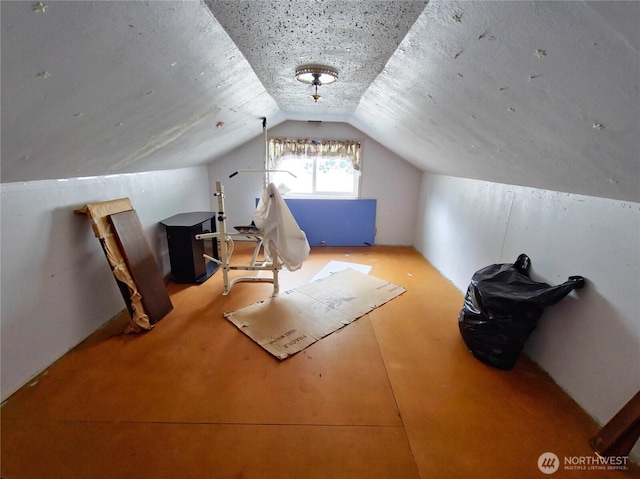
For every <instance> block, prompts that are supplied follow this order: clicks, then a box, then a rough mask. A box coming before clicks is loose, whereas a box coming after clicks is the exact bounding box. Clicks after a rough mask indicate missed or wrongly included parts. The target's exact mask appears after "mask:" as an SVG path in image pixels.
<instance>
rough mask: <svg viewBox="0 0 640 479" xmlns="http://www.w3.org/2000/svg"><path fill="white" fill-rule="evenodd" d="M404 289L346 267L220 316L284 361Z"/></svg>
mask: <svg viewBox="0 0 640 479" xmlns="http://www.w3.org/2000/svg"><path fill="white" fill-rule="evenodd" d="M405 291H406V290H405V288H403V287H402V286H398V285H396V284H393V283H389V282H387V281H385V280H382V279H380V278H376V277H374V276H369V275H366V274H363V273H361V272H359V271H356V270H354V269H345V270H343V271H340V272H337V273H334V274H332V275H331V276H329V277H326V278H322V279H319V280H317V281H313V282H311V283H307V284H305V285H303V286H300V287H299V288H296V289H292V290H289V291H286V292H285V293H282V294H281V295H279V296H275V297H272V298H269V299H267V300H264V301H260V302H258V303H254V304H252V305H249V306H247V307H245V308H242V309H240V310H237V311H234V312H231V313H224V317H225V318H226V319H228V320H229V321H231V322H232V323H233V324H235V325H236V326H237V327H238V329H240V331H242V332H243V333H244V334H246V335H247V336H249V337H250V338H251V339H253V341H255V342H256V343H257V344H259V345H260V346H261V347H262V348H264V349H265V350H266V351H268V352H269V353H270V354H272V355H273V356H275V357H276V358H278V359H286V358H287V357H289V356H291V355H292V354H295V353H297V352H299V351H302V350H303V349H305V348H306V347H308V346H310V345H311V344H313V343H315V342H316V341H318V340H319V339H321V338H323V337H325V336H327V335H329V334H331V333H333V332H334V331H336V330H338V329H340V328H342V327H343V326H346V325H347V324H349V323H351V322H353V321H355V320H356V319H358V318H360V317H362V316H364V315H365V314H367V313H369V312H370V311H372V310H373V309H375V308H377V307H379V306H382V305H383V304H384V303H386V302H387V301H390V300H392V299H393V298H395V297H397V296H398V295H400V294H402V293H404V292H405Z"/></svg>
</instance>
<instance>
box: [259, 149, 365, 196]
mask: <svg viewBox="0 0 640 479" xmlns="http://www.w3.org/2000/svg"><path fill="white" fill-rule="evenodd" d="M271 141H293V142H296V143H297V144H305V143H306V144H307V145H320V147H321V148H322V147H323V146H324V145H326V144H327V143H329V142H333V143H345V144H346V143H351V144H352V145H357V146H356V148H357V150H356V151H357V153H356V154H355V155H354V157H349V156H347V155H342V156H337V155H323V154H322V152H321V151H317V152H316V153H315V154H304V153H302V154H298V155H296V154H295V153H293V152H292V153H289V154H284V155H282V156H279V158H278V160H281V159H284V158H288V157H299V158H300V159H301V160H302V161H304V160H305V159H306V160H310V161H311V162H312V167H313V168H312V178H311V182H312V185H311V187H312V192H311V193H304V192H294V191H292V192H287V193H286V197H288V198H302V199H305V198H308V199H359V198H360V196H361V195H360V191H361V188H362V181H361V177H362V160H361V158H362V144H361V143H360V142H359V141H357V140H335V139H331V140H327V139H324V140H308V139H295V140H287V139H275V140H270V142H271ZM270 145H271V143H270ZM269 151H270V154H269V160H268V161H269V169H274V170H283V169H286V168H283V167H282V166H278V164H277V162H276V160H275V159H274V158H273V150H272V148H269ZM334 156H335V157H337V158H344V159H345V160H346V161H350V162H351V164H352V169H353V175H352V176H353V184H352V189H351V191H350V192H335V191H322V190H318V185H317V176H318V160H320V159H323V158H331V157H334ZM356 166H357V167H356ZM273 180H274V173H272V172H269V182H273ZM276 186H278V185H276Z"/></svg>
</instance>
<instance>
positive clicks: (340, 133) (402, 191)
mask: <svg viewBox="0 0 640 479" xmlns="http://www.w3.org/2000/svg"><path fill="white" fill-rule="evenodd" d="M268 136H269V138H285V137H286V138H310V139H340V140H341V139H351V140H357V141H360V143H361V144H362V177H361V178H360V188H361V190H360V191H361V195H360V197H361V198H368V199H372V198H375V199H376V200H377V212H376V227H377V233H376V238H375V242H376V244H383V245H411V244H412V243H413V235H414V229H415V217H416V211H417V209H416V208H417V204H416V198H417V197H418V192H419V189H420V178H421V175H422V172H421V171H420V170H418V169H417V168H415V167H414V166H412V165H411V164H409V163H407V162H406V161H404V160H403V159H401V158H400V157H398V156H397V155H395V154H394V153H392V152H391V151H389V150H388V149H386V148H385V147H384V146H382V145H381V144H380V143H378V142H376V141H375V140H373V139H371V138H369V137H368V136H367V135H365V134H364V133H362V132H361V131H360V130H358V129H356V128H354V127H352V126H350V125H348V124H346V123H331V122H330V123H327V122H323V123H309V122H304V121H287V122H284V123H281V124H279V125H277V126H274V127H273V128H269V130H268ZM264 157H265V146H264V137H263V136H262V135H260V136H259V137H256V138H254V139H253V140H252V141H249V142H247V143H245V144H244V145H242V146H241V147H239V148H236V149H235V150H233V151H232V152H230V153H229V154H227V155H226V156H225V157H224V158H222V159H220V160H217V161H215V162H213V163H211V164H210V165H209V179H210V181H211V191H214V190H215V182H216V181H222V183H223V185H224V188H225V208H226V210H227V217H228V218H229V219H228V225H229V226H233V225H238V224H246V223H249V222H250V221H251V213H252V212H253V210H255V198H257V197H258V198H259V197H260V195H261V192H262V181H263V177H262V175H261V174H258V173H241V174H239V175H237V176H235V177H233V178H229V175H230V174H232V173H233V172H235V171H237V170H240V169H254V170H255V169H261V168H264ZM215 201H216V200H215V199H212V206H211V207H212V208H215V210H217V203H214V202H215Z"/></svg>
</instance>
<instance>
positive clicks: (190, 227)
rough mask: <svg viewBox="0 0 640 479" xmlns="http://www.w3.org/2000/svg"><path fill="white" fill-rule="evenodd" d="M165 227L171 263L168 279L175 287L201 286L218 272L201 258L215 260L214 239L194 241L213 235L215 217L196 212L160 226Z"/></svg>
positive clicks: (169, 220) (215, 265)
mask: <svg viewBox="0 0 640 479" xmlns="http://www.w3.org/2000/svg"><path fill="white" fill-rule="evenodd" d="M160 224H162V225H164V227H165V230H166V233H167V244H168V245H169V260H170V262H171V279H172V280H173V281H175V282H176V283H202V282H204V281H206V280H207V279H208V278H209V277H210V276H211V275H212V274H213V273H214V272H215V271H216V269H217V268H218V265H217V264H215V263H213V262H211V261H207V260H206V259H205V258H204V257H203V256H202V255H203V254H207V255H209V256H212V257H214V258H216V259H219V256H218V241H217V240H215V239H206V240H197V239H196V238H195V236H196V235H197V234H200V233H214V232H215V231H216V223H215V213H212V212H210V211H197V212H193V213H181V214H178V215H175V216H172V217H171V218H167V219H166V220H163V221H161V222H160Z"/></svg>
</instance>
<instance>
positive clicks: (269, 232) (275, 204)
mask: <svg viewBox="0 0 640 479" xmlns="http://www.w3.org/2000/svg"><path fill="white" fill-rule="evenodd" d="M253 222H254V223H255V225H256V226H257V227H258V228H259V229H260V231H261V232H262V237H263V243H264V247H265V252H266V253H267V255H268V256H269V257H270V258H271V260H272V261H273V260H275V256H276V255H277V257H278V258H280V260H281V261H282V263H284V265H285V266H286V267H287V269H288V270H289V271H295V270H297V269H300V267H301V266H302V262H303V261H304V260H305V259H307V257H308V256H309V251H310V248H309V242H308V241H307V236H306V235H305V234H304V231H302V230H301V229H300V227H299V226H298V223H297V222H296V220H295V218H294V217H293V215H292V214H291V211H290V210H289V207H288V206H287V204H286V203H285V201H284V200H283V199H282V195H280V192H279V191H278V188H276V186H275V185H274V184H273V183H269V185H268V186H267V187H266V188H265V190H264V192H263V193H262V198H261V199H260V201H259V202H258V207H257V208H256V210H255V212H254V213H253Z"/></svg>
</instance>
